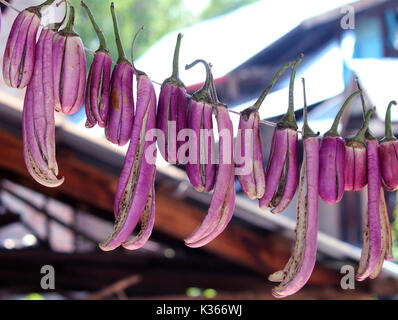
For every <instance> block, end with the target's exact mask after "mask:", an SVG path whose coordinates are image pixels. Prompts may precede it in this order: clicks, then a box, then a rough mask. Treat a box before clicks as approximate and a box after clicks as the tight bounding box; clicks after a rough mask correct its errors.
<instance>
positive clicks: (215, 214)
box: [184, 75, 236, 248]
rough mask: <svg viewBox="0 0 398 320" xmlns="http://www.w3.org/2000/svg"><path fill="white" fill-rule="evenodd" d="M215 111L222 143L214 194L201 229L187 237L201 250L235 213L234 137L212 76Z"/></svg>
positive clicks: (220, 231)
mask: <svg viewBox="0 0 398 320" xmlns="http://www.w3.org/2000/svg"><path fill="white" fill-rule="evenodd" d="M210 82H211V88H212V98H213V104H214V112H215V115H216V119H217V128H218V133H219V136H220V140H219V144H218V146H219V165H218V170H217V178H216V183H215V187H214V193H213V196H212V198H211V202H210V207H209V210H208V212H207V215H206V217H205V219H204V220H203V222H202V223H201V224H200V226H199V227H198V228H197V229H196V230H195V231H194V232H193V233H192V235H190V236H189V237H188V238H186V239H185V240H184V241H185V244H186V245H187V246H188V247H191V248H198V247H202V246H204V245H206V244H208V243H209V242H210V241H212V240H213V239H215V238H216V237H217V236H218V235H220V234H221V233H222V232H223V231H224V230H225V228H226V227H227V225H228V224H229V222H230V221H231V219H232V216H233V213H234V210H235V196H236V193H235V184H234V176H235V170H234V151H233V150H234V149H233V148H234V145H233V141H234V134H233V127H232V121H231V119H230V117H229V112H228V107H227V106H226V105H225V104H223V103H221V102H219V101H218V97H217V92H216V89H215V85H214V80H213V76H212V75H210Z"/></svg>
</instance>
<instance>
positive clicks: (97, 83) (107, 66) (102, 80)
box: [81, 1, 112, 128]
mask: <svg viewBox="0 0 398 320" xmlns="http://www.w3.org/2000/svg"><path fill="white" fill-rule="evenodd" d="M81 5H82V7H83V8H85V9H86V11H87V14H88V16H89V18H90V21H91V23H92V25H93V27H94V30H95V32H96V34H97V36H98V39H99V42H100V46H99V48H98V50H97V51H96V52H95V55H94V60H93V63H92V64H91V68H90V72H89V74H88V80H87V86H86V100H85V107H86V116H87V122H86V127H87V128H92V127H94V126H95V125H96V124H97V123H98V125H99V126H100V127H101V128H105V127H106V121H107V118H108V111H109V95H110V77H111V68H112V56H111V54H110V53H109V50H108V49H107V46H106V40H105V36H104V34H103V33H102V31H101V29H100V28H99V26H98V24H97V23H96V22H95V19H94V16H93V14H92V13H91V10H90V9H89V7H88V6H87V5H86V4H85V3H84V2H83V1H82V2H81Z"/></svg>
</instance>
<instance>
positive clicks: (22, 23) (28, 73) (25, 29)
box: [3, 0, 55, 89]
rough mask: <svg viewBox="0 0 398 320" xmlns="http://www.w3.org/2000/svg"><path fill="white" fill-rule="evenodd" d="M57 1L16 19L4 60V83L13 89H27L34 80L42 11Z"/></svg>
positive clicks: (19, 15)
mask: <svg viewBox="0 0 398 320" xmlns="http://www.w3.org/2000/svg"><path fill="white" fill-rule="evenodd" d="M54 1H55V0H47V1H45V2H44V3H42V4H41V5H38V6H35V7H29V8H27V9H25V10H23V11H21V12H20V13H19V14H18V16H17V18H16V19H15V21H14V23H13V25H12V28H11V32H10V35H9V37H8V40H7V44H6V49H5V51H4V59H3V78H4V82H5V83H6V84H7V85H8V86H9V87H11V88H18V89H22V88H25V87H26V86H27V85H28V84H29V82H30V79H31V78H32V74H33V67H34V63H35V47H36V37H37V31H38V30H39V26H40V19H41V13H40V12H41V10H42V9H43V7H45V6H48V5H51V4H52V3H53V2H54Z"/></svg>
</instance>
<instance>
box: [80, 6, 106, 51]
mask: <svg viewBox="0 0 398 320" xmlns="http://www.w3.org/2000/svg"><path fill="white" fill-rule="evenodd" d="M81 5H82V7H83V8H84V9H86V11H87V14H88V17H89V18H90V21H91V23H92V25H93V27H94V30H95V33H96V34H97V37H98V40H99V43H100V46H99V50H107V48H106V40H105V36H104V33H103V32H102V30H101V29H100V27H99V26H98V24H97V22H96V21H95V18H94V16H93V13H92V12H91V10H90V8H89V7H88V6H87V5H86V4H85V3H84V2H83V1H82V2H81Z"/></svg>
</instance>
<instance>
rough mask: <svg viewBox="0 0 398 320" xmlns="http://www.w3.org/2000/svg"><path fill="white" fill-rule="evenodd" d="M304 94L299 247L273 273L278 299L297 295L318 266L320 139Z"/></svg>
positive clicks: (271, 277)
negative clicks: (315, 130) (312, 124)
mask: <svg viewBox="0 0 398 320" xmlns="http://www.w3.org/2000/svg"><path fill="white" fill-rule="evenodd" d="M303 90H304V126H303V149H304V155H303V164H302V166H301V171H300V185H299V192H298V199H297V225H296V245H295V247H294V251H293V254H292V256H291V257H290V259H289V261H288V263H287V264H286V266H285V268H284V269H283V270H280V271H277V272H275V273H273V274H272V275H271V276H270V277H269V280H270V281H274V282H280V284H279V285H278V286H277V287H275V288H274V289H273V290H272V294H273V296H274V297H276V298H284V297H287V296H289V295H292V294H294V293H296V292H297V291H298V290H300V289H301V288H302V287H303V286H304V285H305V284H306V283H307V281H308V279H309V278H310V276H311V273H312V270H313V269H314V266H315V261H316V251H317V236H318V205H319V203H318V179H319V174H318V173H319V149H320V139H319V137H318V134H315V133H314V132H313V131H312V130H311V128H310V127H309V125H308V119H307V103H306V98H305V83H304V79H303Z"/></svg>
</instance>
